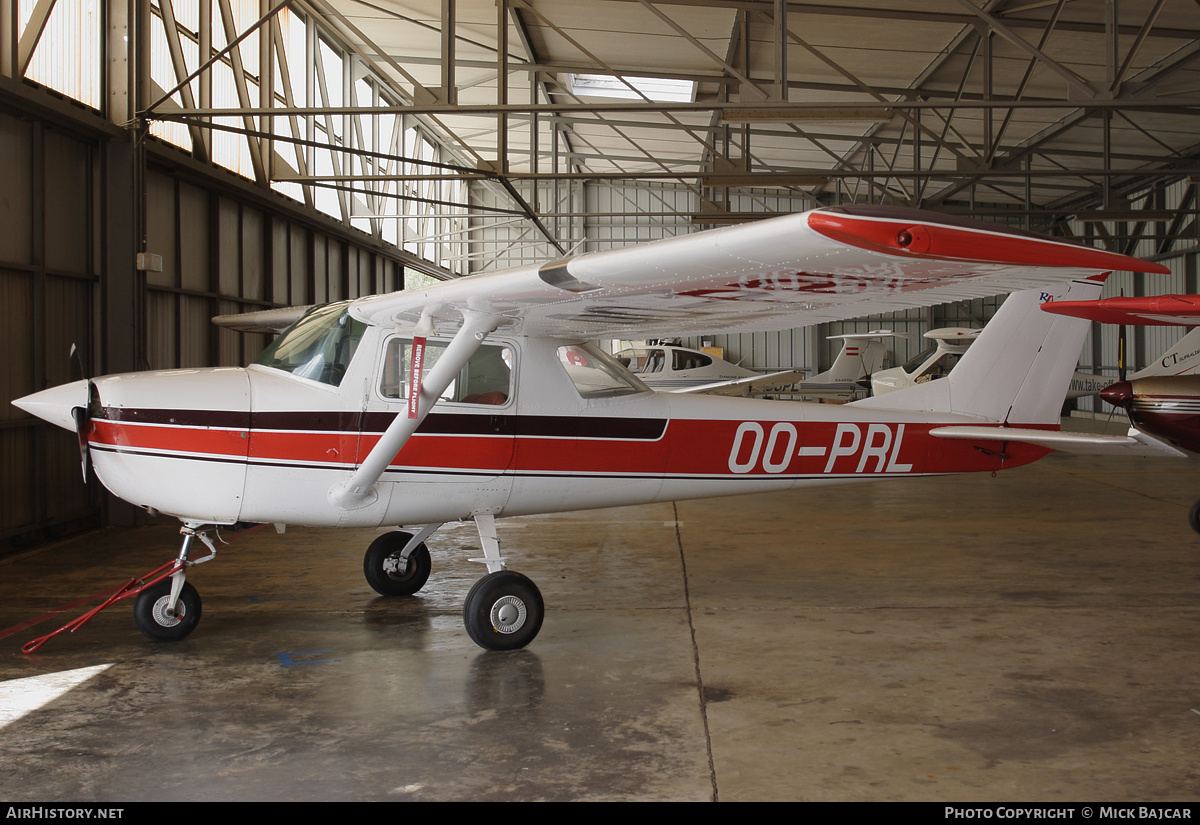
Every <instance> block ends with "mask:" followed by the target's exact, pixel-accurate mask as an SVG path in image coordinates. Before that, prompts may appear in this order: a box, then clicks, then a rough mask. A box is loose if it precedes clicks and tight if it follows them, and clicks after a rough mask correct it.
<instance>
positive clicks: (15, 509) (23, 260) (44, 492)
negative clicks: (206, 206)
mask: <svg viewBox="0 0 1200 825" xmlns="http://www.w3.org/2000/svg"><path fill="white" fill-rule="evenodd" d="M96 165H97V147H96V145H95V144H94V143H93V142H92V141H89V140H86V139H82V138H79V137H76V136H73V135H70V134H67V133H65V132H61V131H55V130H53V129H50V128H47V127H45V126H44V125H43V124H41V123H39V122H36V121H33V120H29V119H26V118H21V117H17V116H14V115H11V114H5V113H0V176H2V179H3V180H4V182H5V185H4V188H3V195H2V196H0V313H3V320H2V321H0V330H2V331H0V347H2V351H3V352H4V356H5V359H6V364H7V365H6V367H5V368H4V369H3V370H0V479H3V481H2V482H0V483H2V484H3V494H2V495H0V546H3V545H14V544H16V545H20V544H21V542H22V540H25V539H33V540H37V539H43V538H45V537H51V536H54V535H57V534H60V533H64V532H69V531H73V530H77V529H79V528H81V527H86V526H88V525H90V524H95V523H97V520H98V512H99V494H98V492H97V491H95V490H89V489H87V488H85V487H84V485H83V483H82V481H81V475H80V470H79V448H78V446H77V445H76V443H75V436H74V435H73V434H71V433H69V432H66V431H65V430H61V429H58V428H56V427H49V426H45V425H41V424H35V423H34V422H33V421H32V420H31V419H30V418H29V416H27V415H26V414H25V413H23V412H21V411H20V410H18V409H17V408H16V407H13V406H12V405H11V404H9V403H8V402H9V401H10V400H11V399H13V398H17V397H20V396H22V395H26V394H28V393H30V392H33V391H34V390H35V389H40V388H42V387H45V386H50V385H54V384H61V383H64V382H66V381H68V380H69V379H70V378H71V377H72V376H71V365H70V360H69V351H70V347H71V345H72V344H77V345H78V346H79V351H80V354H81V356H82V359H83V362H84V364H85V365H87V366H89V367H90V366H91V365H92V364H94V363H95V361H96V358H95V354H96V352H97V346H96V342H97V336H96V326H95V319H96V315H97V312H96V308H97V296H98V284H99V277H98V273H97V265H96V261H97V253H98V243H97V237H98V236H97V227H96V224H95V221H94V217H93V216H94V214H95V205H96V181H97V168H96ZM51 493H52V494H51Z"/></svg>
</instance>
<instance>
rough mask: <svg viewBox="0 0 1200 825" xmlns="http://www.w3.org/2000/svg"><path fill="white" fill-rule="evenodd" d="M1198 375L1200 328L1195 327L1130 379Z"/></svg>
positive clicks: (1199, 369)
mask: <svg viewBox="0 0 1200 825" xmlns="http://www.w3.org/2000/svg"><path fill="white" fill-rule="evenodd" d="M1197 374H1200V327H1196V328H1195V329H1193V330H1192V331H1191V332H1189V333H1188V334H1187V335H1185V336H1183V337H1182V338H1180V339H1179V343H1178V344H1176V345H1175V346H1173V347H1171V348H1170V349H1169V350H1167V351H1166V352H1164V353H1163V354H1162V355H1161V356H1160V357H1159V358H1158V359H1157V360H1156V361H1154V362H1153V363H1151V364H1150V365H1149V366H1147V367H1146V368H1145V369H1144V370H1138V371H1137V372H1135V373H1134V374H1133V375H1131V376H1130V378H1133V379H1137V378H1147V377H1149V376H1152V375H1197Z"/></svg>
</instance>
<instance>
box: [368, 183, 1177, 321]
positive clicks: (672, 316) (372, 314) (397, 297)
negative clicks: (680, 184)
mask: <svg viewBox="0 0 1200 825" xmlns="http://www.w3.org/2000/svg"><path fill="white" fill-rule="evenodd" d="M1113 270H1127V271H1136V272H1160V273H1166V272H1167V271H1168V270H1167V269H1166V268H1165V267H1163V266H1161V265H1159V264H1151V263H1146V262H1145V261H1139V260H1137V259H1134V258H1129V257H1126V256H1124V255H1118V254H1114V253H1110V252H1105V251H1101V250H1096V249H1090V248H1087V247H1080V246H1075V245H1072V244H1067V243H1063V242H1060V241H1054V240H1050V239H1047V238H1043V237H1039V236H1035V235H1030V234H1026V233H1022V232H1017V231H1015V230H1008V229H1003V228H997V227H996V226H994V225H991V224H980V223H976V222H973V221H961V220H957V219H954V218H949V217H947V216H944V215H936V214H933V213H929V212H921V211H917V210H911V209H902V208H895V207H829V208H823V209H817V210H814V211H811V212H805V213H801V214H795V215H785V216H781V217H778V218H772V219H769V220H763V221H759V222H756V223H750V224H742V225H738V226H731V227H727V228H724V229H717V230H712V231H709V232H699V233H695V234H691V235H683V236H679V237H676V238H669V239H666V240H661V241H655V242H652V243H647V244H639V245H635V246H628V247H623V248H620V249H612V250H605V251H600V252H592V253H587V254H585V255H580V256H578V257H575V258H569V259H563V260H558V261H552V262H550V263H547V264H543V265H541V266H525V267H519V268H516V269H511V270H506V271H503V272H496V273H488V274H481V275H474V276H470V277H467V278H461V279H457V280H453V281H447V282H443V283H440V284H436V285H434V286H432V287H429V288H426V289H417V290H408V291H404V292H397V293H391V294H388V295H380V296H375V297H371V298H363V299H359V300H358V301H355V302H354V304H353V305H352V307H351V310H350V312H351V314H352V315H353V316H354V317H355V318H357V319H359V320H361V321H364V322H366V323H368V324H373V325H384V326H395V327H398V328H401V329H419V330H424V331H426V332H428V331H430V329H431V328H436V327H437V326H438V325H439V324H442V325H450V326H453V327H457V326H458V324H459V323H460V322H461V319H462V318H463V317H465V315H466V314H468V313H471V314H482V315H487V316H490V317H492V318H499V319H500V323H501V324H502V325H504V326H506V328H507V329H508V330H509V331H510V332H515V333H516V334H521V335H530V336H549V337H558V338H589V339H592V338H645V337H655V336H672V335H679V334H684V333H692V332H698V331H704V332H724V331H734V330H736V331H756V330H777V329H787V328H792V327H797V326H805V325H808V324H814V323H820V322H828V321H837V320H845V319H848V318H854V317H860V316H863V315H870V314H873V313H879V312H886V311H892V310H897V309H904V308H907V307H916V306H928V305H931V304H937V303H943V302H946V301H955V300H963V299H969V298H977V297H983V296H987V295H995V294H1000V293H1007V292H1013V291H1016V290H1020V289H1027V288H1033V287H1039V286H1044V285H1047V284H1050V283H1058V282H1065V281H1069V280H1072V279H1076V278H1086V277H1091V276H1095V275H1097V274H1099V273H1103V272H1109V271H1113Z"/></svg>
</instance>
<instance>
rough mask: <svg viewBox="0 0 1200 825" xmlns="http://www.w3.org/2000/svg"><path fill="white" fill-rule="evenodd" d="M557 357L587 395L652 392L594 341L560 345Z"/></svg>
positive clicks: (573, 381) (586, 396)
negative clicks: (595, 344)
mask: <svg viewBox="0 0 1200 825" xmlns="http://www.w3.org/2000/svg"><path fill="white" fill-rule="evenodd" d="M659 352H660V353H661V352H662V350H659ZM558 360H559V362H560V363H561V364H562V365H563V368H564V369H566V371H567V375H568V376H569V377H570V379H571V382H572V383H573V384H574V385H575V389H576V390H578V391H579V394H580V395H582V396H583V397H584V398H614V397H616V396H619V395H632V394H633V393H638V392H649V387H647V386H646V385H645V384H643V383H642V382H641V381H639V380H638V379H637V378H634V377H633V375H631V374H630V373H629V372H628V371H627V370H625V369H622V367H621V363H620V362H619V361H617V360H616V359H615V358H613V357H612V356H611V355H609V354H608V353H606V352H603V351H601V350H599V349H596V347H594V346H592V345H591V344H569V345H567V346H562V347H559V348H558Z"/></svg>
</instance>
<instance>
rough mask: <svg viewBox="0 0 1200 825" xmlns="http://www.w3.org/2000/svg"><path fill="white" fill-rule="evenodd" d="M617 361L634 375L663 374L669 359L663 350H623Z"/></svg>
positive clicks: (618, 354) (619, 353)
mask: <svg viewBox="0 0 1200 825" xmlns="http://www.w3.org/2000/svg"><path fill="white" fill-rule="evenodd" d="M617 361H618V362H619V363H620V364H621V365H622V366H624V367H625V368H626V369H628V370H629V371H630V372H632V373H633V374H634V375H647V374H649V373H654V372H662V369H663V367H664V366H666V363H667V359H666V355H664V353H663V351H662V350H661V349H623V350H621V351H620V352H618V353H617Z"/></svg>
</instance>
